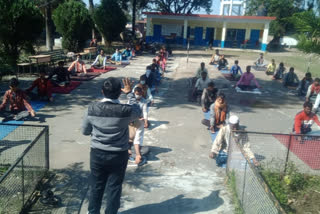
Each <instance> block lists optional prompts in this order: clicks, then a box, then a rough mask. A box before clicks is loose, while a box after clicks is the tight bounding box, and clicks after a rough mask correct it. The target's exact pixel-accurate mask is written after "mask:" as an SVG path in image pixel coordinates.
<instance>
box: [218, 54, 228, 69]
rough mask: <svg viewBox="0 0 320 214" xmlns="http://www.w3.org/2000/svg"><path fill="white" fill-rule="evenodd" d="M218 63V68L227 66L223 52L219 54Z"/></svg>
mask: <svg viewBox="0 0 320 214" xmlns="http://www.w3.org/2000/svg"><path fill="white" fill-rule="evenodd" d="M218 65H219V66H218V70H222V69H226V68H227V67H228V61H227V60H226V59H225V58H224V55H223V54H222V55H221V58H220V60H219V63H218Z"/></svg>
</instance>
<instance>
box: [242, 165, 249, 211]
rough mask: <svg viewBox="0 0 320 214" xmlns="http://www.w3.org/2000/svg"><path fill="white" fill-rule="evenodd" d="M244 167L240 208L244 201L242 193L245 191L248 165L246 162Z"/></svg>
mask: <svg viewBox="0 0 320 214" xmlns="http://www.w3.org/2000/svg"><path fill="white" fill-rule="evenodd" d="M245 163H246V165H245V167H244V176H243V188H242V189H243V190H242V195H241V204H242V207H243V205H244V204H243V199H244V191H245V189H246V177H247V176H246V175H247V165H248V161H245Z"/></svg>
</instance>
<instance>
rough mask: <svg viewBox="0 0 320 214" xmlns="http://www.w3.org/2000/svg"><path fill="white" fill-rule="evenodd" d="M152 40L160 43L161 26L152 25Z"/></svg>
mask: <svg viewBox="0 0 320 214" xmlns="http://www.w3.org/2000/svg"><path fill="white" fill-rule="evenodd" d="M153 40H154V41H155V42H161V25H153Z"/></svg>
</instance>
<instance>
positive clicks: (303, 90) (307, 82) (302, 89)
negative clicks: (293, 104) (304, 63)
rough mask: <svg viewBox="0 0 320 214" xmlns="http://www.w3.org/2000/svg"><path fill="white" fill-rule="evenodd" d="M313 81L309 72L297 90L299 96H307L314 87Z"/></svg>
mask: <svg viewBox="0 0 320 214" xmlns="http://www.w3.org/2000/svg"><path fill="white" fill-rule="evenodd" d="M316 79H317V84H319V81H320V80H319V78H316ZM312 83H313V79H312V76H311V73H310V72H307V73H306V74H305V76H304V78H303V79H302V80H301V81H300V83H299V86H298V88H297V91H298V96H306V95H307V92H308V89H309V87H310V86H311V85H312ZM319 88H320V87H319Z"/></svg>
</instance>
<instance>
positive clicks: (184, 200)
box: [120, 190, 224, 214]
mask: <svg viewBox="0 0 320 214" xmlns="http://www.w3.org/2000/svg"><path fill="white" fill-rule="evenodd" d="M219 193H220V190H216V191H213V192H211V193H210V194H209V195H208V196H206V197H203V198H201V199H198V198H188V197H185V196H184V195H183V194H180V195H177V196H176V197H174V198H171V199H168V200H166V201H163V202H160V203H154V204H146V205H142V206H139V207H135V208H132V209H129V210H126V211H123V212H120V214H135V213H137V214H138V213H139V214H140V213H152V214H163V213H166V214H176V213H183V214H188V213H190V214H191V213H198V212H206V211H212V210H215V209H217V208H218V207H220V206H221V205H222V204H223V203H224V201H223V199H222V198H221V197H220V196H219Z"/></svg>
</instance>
